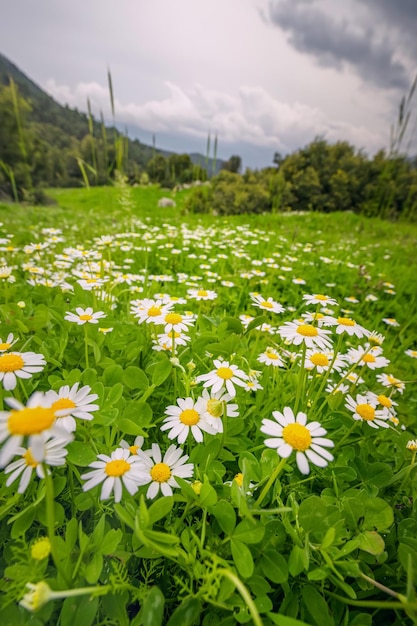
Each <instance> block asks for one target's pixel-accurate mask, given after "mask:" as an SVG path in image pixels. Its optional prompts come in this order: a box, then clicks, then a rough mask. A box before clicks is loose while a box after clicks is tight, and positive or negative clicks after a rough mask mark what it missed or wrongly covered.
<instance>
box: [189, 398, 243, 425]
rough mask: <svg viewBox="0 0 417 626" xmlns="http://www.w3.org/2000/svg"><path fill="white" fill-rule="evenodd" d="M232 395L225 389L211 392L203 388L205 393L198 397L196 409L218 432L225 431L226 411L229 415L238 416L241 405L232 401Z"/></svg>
mask: <svg viewBox="0 0 417 626" xmlns="http://www.w3.org/2000/svg"><path fill="white" fill-rule="evenodd" d="M231 399H232V397H231V396H230V395H229V394H228V393H224V392H223V391H217V392H216V393H209V392H208V391H207V389H203V393H202V394H201V396H200V397H199V398H198V399H197V402H196V409H197V408H198V410H199V411H200V412H201V413H202V415H203V416H204V417H205V418H206V420H207V422H208V423H209V424H210V425H211V426H213V428H214V429H215V431H216V432H217V433H222V432H223V422H222V417H223V416H224V413H225V411H226V415H227V417H238V415H239V407H238V405H237V404H233V403H230V400H231Z"/></svg>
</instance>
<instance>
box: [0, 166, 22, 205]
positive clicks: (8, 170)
mask: <svg viewBox="0 0 417 626" xmlns="http://www.w3.org/2000/svg"><path fill="white" fill-rule="evenodd" d="M0 167H1V168H2V169H3V170H4V172H5V174H6V176H8V178H9V180H10V184H11V186H12V191H13V198H14V201H15V202H19V196H18V193H17V187H16V179H15V176H14V172H13V169H12V168H11V167H10V165H7V163H5V162H4V161H0Z"/></svg>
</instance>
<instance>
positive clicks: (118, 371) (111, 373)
mask: <svg viewBox="0 0 417 626" xmlns="http://www.w3.org/2000/svg"><path fill="white" fill-rule="evenodd" d="M122 378H123V368H122V366H121V365H117V364H116V363H115V364H114V365H109V366H108V367H106V369H105V370H104V374H103V380H104V384H105V385H106V387H113V385H116V383H121V382H122Z"/></svg>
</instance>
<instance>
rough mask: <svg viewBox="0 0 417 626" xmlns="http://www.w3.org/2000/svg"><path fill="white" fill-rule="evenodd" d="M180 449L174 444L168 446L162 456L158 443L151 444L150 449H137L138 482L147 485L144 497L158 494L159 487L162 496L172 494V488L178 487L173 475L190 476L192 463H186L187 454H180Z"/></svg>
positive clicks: (192, 468)
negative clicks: (139, 465) (139, 466)
mask: <svg viewBox="0 0 417 626" xmlns="http://www.w3.org/2000/svg"><path fill="white" fill-rule="evenodd" d="M182 452H183V451H182V449H181V448H177V447H176V446H175V445H172V446H169V448H168V450H167V451H166V452H165V454H164V457H163V458H162V454H161V450H160V447H159V446H158V444H156V443H154V444H152V449H151V450H146V451H145V452H144V451H143V450H138V452H137V454H138V457H139V460H140V463H141V469H140V484H141V485H147V484H149V483H151V484H150V485H149V488H148V491H147V492H146V497H147V498H150V499H153V498H155V497H156V496H157V495H158V492H159V489H160V490H161V492H162V494H163V495H164V496H172V488H173V487H178V483H177V482H176V480H175V477H176V476H178V477H179V478H191V477H192V475H193V472H194V464H193V463H187V461H188V455H187V454H184V455H183V454H182Z"/></svg>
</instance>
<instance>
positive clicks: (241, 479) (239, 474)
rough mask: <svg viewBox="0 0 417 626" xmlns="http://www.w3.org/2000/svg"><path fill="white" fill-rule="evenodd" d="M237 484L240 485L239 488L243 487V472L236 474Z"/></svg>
mask: <svg viewBox="0 0 417 626" xmlns="http://www.w3.org/2000/svg"><path fill="white" fill-rule="evenodd" d="M233 480H235V481H236V482H237V484H238V485H239V487H241V486H242V485H243V474H242V472H239V473H238V474H236V476H235V477H234V479H233Z"/></svg>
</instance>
